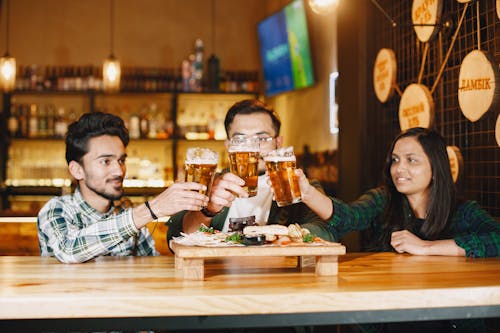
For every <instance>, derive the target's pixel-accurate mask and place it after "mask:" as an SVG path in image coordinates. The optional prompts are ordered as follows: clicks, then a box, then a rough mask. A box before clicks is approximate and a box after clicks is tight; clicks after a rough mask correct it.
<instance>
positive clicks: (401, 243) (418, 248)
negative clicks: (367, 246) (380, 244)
mask: <svg viewBox="0 0 500 333" xmlns="http://www.w3.org/2000/svg"><path fill="white" fill-rule="evenodd" d="M429 243H430V241H424V240H422V239H420V238H418V237H417V236H415V235H414V234H412V233H411V232H409V231H408V230H401V231H395V232H393V233H392V235H391V246H392V247H393V248H394V249H395V250H396V252H398V253H403V252H408V253H411V254H416V255H427V252H426V250H427V247H429V245H430V244H429Z"/></svg>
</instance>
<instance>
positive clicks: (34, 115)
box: [28, 104, 38, 138]
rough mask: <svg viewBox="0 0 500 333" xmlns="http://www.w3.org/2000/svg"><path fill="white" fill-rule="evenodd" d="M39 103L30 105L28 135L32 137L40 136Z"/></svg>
mask: <svg viewBox="0 0 500 333" xmlns="http://www.w3.org/2000/svg"><path fill="white" fill-rule="evenodd" d="M37 109H38V108H37V105H36V104H31V105H30V113H29V132H28V136H29V137H30V138H36V137H37V136H38V111H37Z"/></svg>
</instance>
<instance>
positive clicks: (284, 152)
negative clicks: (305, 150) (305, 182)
mask: <svg viewBox="0 0 500 333" xmlns="http://www.w3.org/2000/svg"><path fill="white" fill-rule="evenodd" d="M264 161H265V162H266V169H267V173H268V175H269V178H270V180H271V185H272V187H273V191H274V197H275V200H276V203H277V204H278V206H279V207H283V206H287V205H291V204H294V203H297V202H300V201H302V199H301V194H300V187H299V179H298V177H297V176H296V175H295V169H296V163H297V162H296V158H295V155H294V153H293V147H285V148H280V149H277V150H273V151H272V152H270V153H268V154H266V156H265V157H264Z"/></svg>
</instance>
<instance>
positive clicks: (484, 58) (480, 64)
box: [458, 50, 500, 122]
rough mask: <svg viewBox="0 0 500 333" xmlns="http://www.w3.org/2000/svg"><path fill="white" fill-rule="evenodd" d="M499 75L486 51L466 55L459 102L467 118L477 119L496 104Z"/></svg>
mask: <svg viewBox="0 0 500 333" xmlns="http://www.w3.org/2000/svg"><path fill="white" fill-rule="evenodd" d="M499 77H500V75H499V74H498V68H497V65H496V64H495V63H494V62H493V61H491V60H490V57H489V56H488V55H487V54H486V53H485V52H483V51H479V50H474V51H472V52H470V53H469V54H467V55H466V56H465V58H464V60H463V61H462V65H461V66H460V73H459V75H458V102H459V104H460V109H461V110H462V113H463V114H464V116H465V117H466V118H467V119H469V120H470V121H472V122H474V121H477V120H478V119H479V118H481V116H482V115H483V114H485V113H486V112H488V110H490V109H491V108H492V107H493V106H494V105H495V103H496V101H497V99H498V94H499V91H498V85H497V84H496V82H497V80H498V78H499Z"/></svg>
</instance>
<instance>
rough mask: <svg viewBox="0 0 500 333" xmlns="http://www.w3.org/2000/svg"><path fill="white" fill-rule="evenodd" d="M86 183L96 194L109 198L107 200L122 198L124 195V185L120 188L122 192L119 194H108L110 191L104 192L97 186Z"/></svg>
mask: <svg viewBox="0 0 500 333" xmlns="http://www.w3.org/2000/svg"><path fill="white" fill-rule="evenodd" d="M86 185H87V188H88V189H89V190H91V191H92V192H94V193H95V194H97V195H99V196H101V197H103V198H104V199H107V200H110V201H115V200H120V199H121V198H122V197H123V187H122V188H121V189H120V193H119V194H117V195H113V194H108V193H104V192H99V191H98V190H96V189H95V188H92V187H91V186H90V185H89V184H86Z"/></svg>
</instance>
